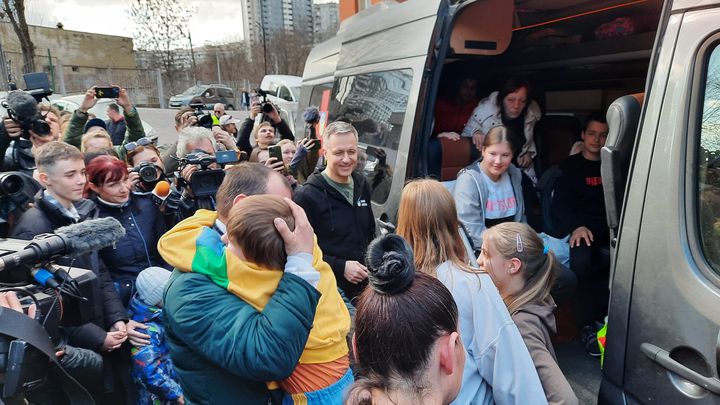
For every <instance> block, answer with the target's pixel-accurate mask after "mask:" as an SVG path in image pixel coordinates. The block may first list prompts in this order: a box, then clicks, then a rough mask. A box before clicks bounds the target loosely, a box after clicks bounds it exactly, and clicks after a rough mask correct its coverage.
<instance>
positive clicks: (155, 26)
mask: <svg viewBox="0 0 720 405" xmlns="http://www.w3.org/2000/svg"><path fill="white" fill-rule="evenodd" d="M3 1H7V0H3ZM128 14H129V16H130V18H132V19H133V21H134V22H135V32H134V35H133V37H134V43H135V44H136V46H137V47H138V49H141V50H147V51H151V52H152V53H153V58H152V61H153V63H154V64H155V66H154V67H156V68H160V69H161V70H162V72H163V76H164V77H165V79H166V83H167V84H168V85H169V87H170V89H169V90H170V94H174V93H175V92H177V90H178V89H176V88H175V87H176V83H177V82H178V81H179V78H180V77H181V76H183V77H184V76H185V73H186V69H187V65H189V61H188V60H187V59H188V57H189V52H187V51H185V50H186V49H187V48H188V47H189V39H188V22H189V21H190V19H191V18H192V16H193V14H194V9H193V7H190V6H188V5H186V4H185V2H181V1H180V0H132V3H131V4H130V9H129V11H128Z"/></svg>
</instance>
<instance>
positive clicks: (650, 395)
mask: <svg viewBox="0 0 720 405" xmlns="http://www.w3.org/2000/svg"><path fill="white" fill-rule="evenodd" d="M689 4H690V2H678V3H677V8H676V9H674V10H672V13H671V14H670V15H669V17H668V22H667V26H666V27H665V29H664V31H663V36H662V37H661V39H660V40H659V41H658V44H659V45H661V47H660V52H659V53H658V55H657V64H656V66H655V70H654V77H653V78H652V80H651V81H649V89H648V93H647V94H646V106H645V111H644V115H643V118H642V120H641V129H640V131H639V140H638V142H637V143H636V146H635V149H636V150H635V153H634V155H635V156H634V158H633V162H634V163H633V166H632V171H631V175H630V180H629V182H628V186H627V192H626V201H625V204H624V209H623V219H622V222H621V224H620V232H619V235H618V239H617V241H616V251H615V253H616V254H615V256H616V259H615V263H614V267H613V272H614V276H613V279H612V281H611V300H610V316H609V322H608V332H607V352H606V359H605V365H604V377H603V378H604V379H603V384H602V388H601V393H600V401H599V402H600V403H630V404H633V403H658V404H717V403H718V402H720V381H719V380H718V372H719V370H718V366H719V365H720V364H719V359H720V340H719V339H720V311H719V310H718V308H720V131H719V130H720V114H719V113H720V110H719V108H720V30H719V29H718V28H719V25H718V21H719V20H720V9H718V7H717V5H715V6H712V7H708V5H703V7H698V8H687V9H683V8H681V7H691V6H689ZM693 4H694V3H693Z"/></svg>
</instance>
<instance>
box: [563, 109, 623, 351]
mask: <svg viewBox="0 0 720 405" xmlns="http://www.w3.org/2000/svg"><path fill="white" fill-rule="evenodd" d="M607 134H608V125H607V123H606V120H605V117H604V116H603V115H602V114H597V113H596V114H592V115H590V117H588V119H587V120H586V122H585V128H584V129H583V132H582V140H583V147H582V151H581V153H578V154H576V155H573V156H570V157H569V158H567V159H565V161H564V162H563V163H562V164H561V165H560V170H561V174H560V177H559V178H558V180H557V183H556V186H555V194H554V196H553V203H552V215H553V222H554V223H555V224H556V225H557V229H558V234H563V235H568V234H569V235H570V269H571V270H572V271H573V272H574V273H575V275H576V276H577V279H578V286H577V296H578V300H579V302H578V303H579V307H580V308H579V310H580V311H579V312H580V319H579V322H580V324H581V325H583V331H582V332H583V342H584V343H585V344H586V349H587V350H588V352H589V353H590V354H591V355H593V356H599V355H600V351H599V349H598V347H597V342H596V341H595V338H594V336H595V332H597V329H598V327H596V325H595V323H596V322H597V323H599V324H602V323H603V322H604V317H605V315H606V314H607V304H608V297H609V295H608V294H609V292H608V288H607V286H608V283H607V278H608V272H609V265H610V263H609V262H608V261H607V260H603V255H602V253H601V250H602V249H603V248H607V247H608V246H609V243H610V236H609V230H608V227H607V222H606V219H605V199H604V196H603V185H602V177H601V176H600V150H601V149H602V147H603V146H605V140H606V139H607Z"/></svg>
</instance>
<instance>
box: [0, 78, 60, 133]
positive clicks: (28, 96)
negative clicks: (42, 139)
mask: <svg viewBox="0 0 720 405" xmlns="http://www.w3.org/2000/svg"><path fill="white" fill-rule="evenodd" d="M23 78H24V80H25V85H26V87H27V88H26V89H25V90H13V91H11V92H9V93H8V95H7V97H6V98H5V100H3V101H2V106H3V107H5V108H6V109H7V112H8V116H9V117H10V119H12V120H13V121H15V122H17V123H18V124H20V128H22V134H21V136H22V137H23V138H25V139H30V131H33V132H34V133H36V134H38V135H40V136H45V135H48V134H50V125H48V123H47V122H45V117H43V116H42V114H40V112H39V111H38V108H37V105H38V103H39V102H41V101H42V100H43V99H47V98H48V97H49V96H50V95H52V93H53V92H52V90H51V89H50V79H49V78H48V75H47V73H45V72H36V73H28V74H25V75H23ZM48 101H49V100H48Z"/></svg>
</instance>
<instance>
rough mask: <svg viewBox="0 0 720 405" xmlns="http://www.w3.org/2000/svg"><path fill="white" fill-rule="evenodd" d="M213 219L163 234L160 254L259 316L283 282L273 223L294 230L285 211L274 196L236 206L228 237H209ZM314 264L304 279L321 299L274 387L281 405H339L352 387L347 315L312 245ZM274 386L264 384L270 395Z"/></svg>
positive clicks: (200, 216)
mask: <svg viewBox="0 0 720 405" xmlns="http://www.w3.org/2000/svg"><path fill="white" fill-rule="evenodd" d="M216 217H217V215H216V213H215V212H212V211H205V210H199V211H197V212H196V213H195V215H194V216H192V217H190V218H188V219H186V220H184V221H182V222H181V223H179V224H178V225H176V226H175V228H173V229H172V230H170V231H169V232H168V233H166V234H165V235H164V236H163V237H162V238H161V240H160V243H159V244H158V249H159V250H160V253H161V255H162V256H163V258H164V259H165V260H166V261H168V263H170V264H171V265H173V266H175V268H176V269H178V270H180V271H185V272H196V273H201V274H205V275H206V276H208V277H209V278H210V279H211V280H212V281H213V282H215V283H216V284H218V285H220V286H222V287H223V288H226V289H227V290H228V291H230V292H232V293H233V294H234V295H236V296H238V297H239V298H241V299H242V300H243V301H245V302H247V303H248V304H250V305H252V306H253V307H255V308H256V309H257V310H258V311H262V309H263V308H264V306H265V305H266V304H267V302H268V301H269V300H270V298H271V297H272V295H273V294H274V292H275V289H276V288H277V286H278V283H279V282H280V278H281V277H282V275H283V268H284V266H285V262H286V260H287V256H286V254H285V247H284V244H283V240H282V238H280V235H279V234H278V233H277V231H276V230H275V226H274V225H273V221H274V219H275V218H281V219H283V220H284V221H285V222H286V223H287V224H288V226H289V227H290V229H293V228H294V218H293V215H292V211H291V210H290V206H289V205H288V203H287V202H286V201H284V200H283V199H282V198H280V197H278V196H273V195H257V196H250V197H245V198H244V199H242V200H241V201H240V202H238V203H237V204H235V205H234V206H233V208H232V210H231V212H230V216H229V220H228V223H227V233H226V234H225V235H222V236H221V234H220V233H219V232H218V231H217V230H216V229H213V226H214V225H215V219H216ZM224 242H225V243H227V246H226V245H225V243H224ZM227 251H230V252H231V253H230V254H228V253H227ZM306 255H307V256H310V255H309V254H306ZM308 260H309V258H308ZM312 263H313V265H312V271H313V272H314V273H315V274H314V275H311V276H306V277H303V278H304V279H305V280H306V281H308V282H309V283H310V284H312V285H313V286H314V287H315V288H316V289H317V290H318V291H320V292H321V293H322V296H321V298H320V301H319V302H318V306H317V311H316V313H315V319H314V322H313V328H312V330H311V331H310V336H309V337H308V341H307V343H306V345H305V350H304V351H303V354H302V356H301V357H300V361H299V364H298V365H297V367H296V368H295V370H294V371H293V373H292V374H291V375H290V376H289V377H288V378H286V379H285V380H282V381H279V386H280V388H282V390H283V391H284V392H285V396H284V398H283V404H293V403H303V404H310V405H314V404H318V405H325V404H338V405H339V404H341V403H342V398H343V393H344V391H345V389H346V388H348V387H349V386H350V385H351V384H352V382H353V376H352V371H351V370H350V367H349V355H348V346H347V341H346V336H347V333H348V331H349V329H350V314H349V312H348V309H347V307H346V305H345V302H344V301H343V299H342V296H341V295H340V292H339V290H338V288H337V282H336V280H335V276H334V273H333V272H332V269H331V268H330V265H328V264H327V263H325V262H324V261H323V260H322V252H321V251H320V248H319V247H318V245H317V241H316V242H315V247H314V251H313V254H312ZM276 386H277V385H276V384H275V383H273V382H269V383H268V387H269V388H271V389H272V388H275V387H276Z"/></svg>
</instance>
